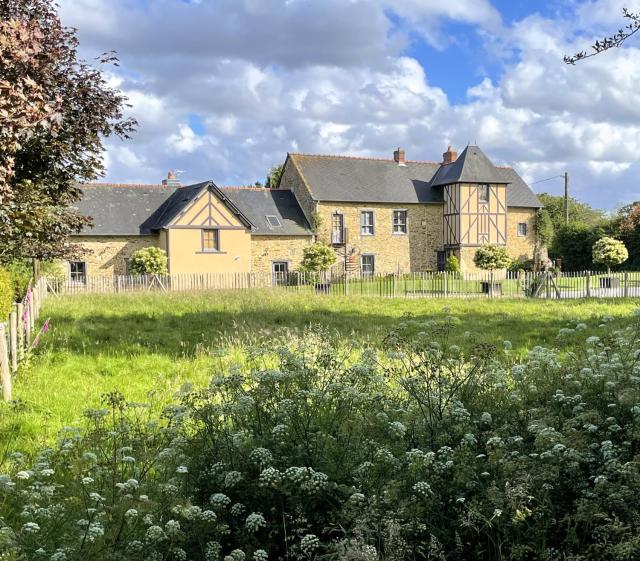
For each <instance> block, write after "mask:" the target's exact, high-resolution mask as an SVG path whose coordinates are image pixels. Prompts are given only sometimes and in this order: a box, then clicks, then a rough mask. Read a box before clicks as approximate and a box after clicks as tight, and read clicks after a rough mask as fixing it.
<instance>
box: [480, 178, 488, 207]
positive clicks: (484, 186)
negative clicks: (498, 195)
mask: <svg viewBox="0 0 640 561" xmlns="http://www.w3.org/2000/svg"><path fill="white" fill-rule="evenodd" d="M478 202H479V203H488V202H489V184H488V183H481V184H480V185H478Z"/></svg>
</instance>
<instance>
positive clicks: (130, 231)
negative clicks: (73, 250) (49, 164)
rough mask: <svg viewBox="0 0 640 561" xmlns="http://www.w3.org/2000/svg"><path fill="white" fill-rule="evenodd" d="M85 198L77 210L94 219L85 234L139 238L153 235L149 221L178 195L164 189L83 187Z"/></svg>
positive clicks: (109, 185)
mask: <svg viewBox="0 0 640 561" xmlns="http://www.w3.org/2000/svg"><path fill="white" fill-rule="evenodd" d="M82 190H83V196H82V199H81V200H80V201H78V203H77V204H76V205H75V208H76V209H77V210H78V211H79V212H80V213H81V214H83V215H85V216H91V217H92V218H93V222H94V227H93V228H85V229H84V230H83V231H82V234H91V235H100V236H107V235H118V236H124V235H127V236H136V235H145V234H151V233H152V232H151V229H150V228H149V226H148V223H149V220H150V219H151V218H152V217H153V216H154V215H155V214H156V213H157V211H158V209H159V208H161V207H163V205H164V204H165V203H166V201H167V199H169V198H170V197H171V195H173V193H174V192H175V191H176V188H175V187H165V186H164V185H119V184H113V183H98V184H95V183H89V184H86V185H82Z"/></svg>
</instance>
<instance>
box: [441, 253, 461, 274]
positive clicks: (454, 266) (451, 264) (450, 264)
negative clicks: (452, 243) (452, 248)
mask: <svg viewBox="0 0 640 561" xmlns="http://www.w3.org/2000/svg"><path fill="white" fill-rule="evenodd" d="M444 270H445V271H447V272H448V273H459V272H460V261H458V258H457V257H456V256H455V255H453V254H451V255H449V256H448V257H447V261H446V263H445V265H444Z"/></svg>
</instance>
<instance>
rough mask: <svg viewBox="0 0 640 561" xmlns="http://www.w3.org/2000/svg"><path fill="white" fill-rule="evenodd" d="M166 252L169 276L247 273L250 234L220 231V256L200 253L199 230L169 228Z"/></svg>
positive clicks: (249, 259) (238, 231) (237, 231)
mask: <svg viewBox="0 0 640 561" xmlns="http://www.w3.org/2000/svg"><path fill="white" fill-rule="evenodd" d="M168 249H169V251H168V255H169V273H170V274H172V275H182V274H190V273H248V272H250V271H251V234H250V233H249V232H248V231H247V230H220V252H203V251H202V229H201V228H170V229H169V231H168Z"/></svg>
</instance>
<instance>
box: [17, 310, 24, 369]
mask: <svg viewBox="0 0 640 561" xmlns="http://www.w3.org/2000/svg"><path fill="white" fill-rule="evenodd" d="M24 340H25V333H24V304H23V303H22V302H18V360H22V359H23V358H24Z"/></svg>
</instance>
